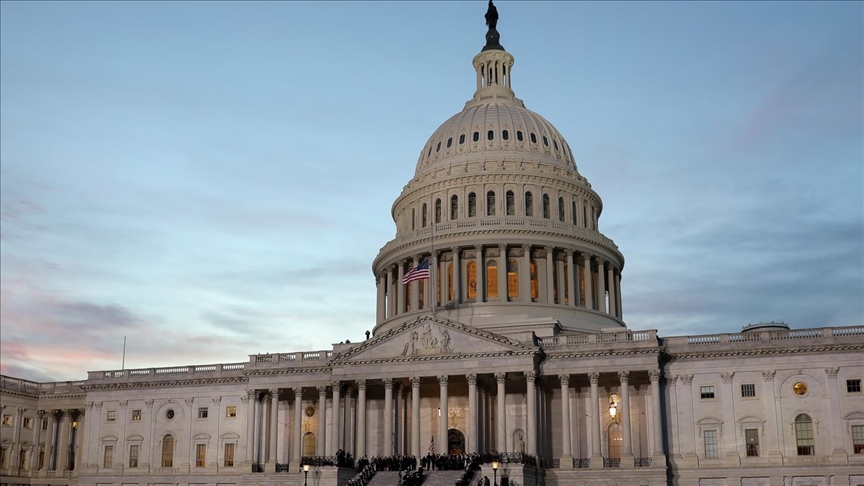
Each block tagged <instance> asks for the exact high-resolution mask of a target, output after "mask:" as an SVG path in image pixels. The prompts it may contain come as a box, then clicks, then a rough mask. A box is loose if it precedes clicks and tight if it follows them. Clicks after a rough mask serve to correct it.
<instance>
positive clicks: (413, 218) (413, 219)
mask: <svg viewBox="0 0 864 486" xmlns="http://www.w3.org/2000/svg"><path fill="white" fill-rule="evenodd" d="M415 224H417V210H416V209H414V208H411V231H414V230H415V229H416V228H414V225H415Z"/></svg>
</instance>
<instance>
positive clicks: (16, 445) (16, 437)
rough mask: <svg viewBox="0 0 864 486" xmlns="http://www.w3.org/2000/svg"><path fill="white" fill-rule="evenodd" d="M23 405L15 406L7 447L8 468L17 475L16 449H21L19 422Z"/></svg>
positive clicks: (22, 417)
mask: <svg viewBox="0 0 864 486" xmlns="http://www.w3.org/2000/svg"><path fill="white" fill-rule="evenodd" d="M25 410H26V409H25V408H24V407H16V409H15V423H14V426H15V428H14V429H12V447H10V448H9V452H8V453H9V463H8V464H7V465H8V466H9V469H10V470H11V471H12V473H13V474H15V475H18V474H19V472H18V451H19V450H21V442H22V441H21V422H23V421H24V411H25Z"/></svg>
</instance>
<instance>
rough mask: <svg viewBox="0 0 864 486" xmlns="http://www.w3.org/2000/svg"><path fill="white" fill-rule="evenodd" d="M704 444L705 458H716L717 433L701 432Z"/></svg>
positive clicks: (710, 431)
mask: <svg viewBox="0 0 864 486" xmlns="http://www.w3.org/2000/svg"><path fill="white" fill-rule="evenodd" d="M702 437H703V439H704V442H705V457H717V431H716V430H706V431H704V432H702Z"/></svg>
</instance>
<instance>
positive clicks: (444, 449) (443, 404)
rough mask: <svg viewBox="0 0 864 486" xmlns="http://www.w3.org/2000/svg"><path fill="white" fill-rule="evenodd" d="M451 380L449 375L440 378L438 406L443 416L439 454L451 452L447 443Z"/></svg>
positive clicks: (439, 429)
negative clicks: (448, 400)
mask: <svg viewBox="0 0 864 486" xmlns="http://www.w3.org/2000/svg"><path fill="white" fill-rule="evenodd" d="M449 379H450V377H449V376H447V375H440V376H438V388H439V400H438V406H439V407H440V409H441V416H440V417H438V444H440V448H441V450H440V451H437V452H438V453H439V454H447V453H448V452H449V449H448V447H449V446H448V442H447V430H448V429H449V424H448V423H447V422H448V421H449V419H450V412H449V410H448V408H447V382H448V381H449Z"/></svg>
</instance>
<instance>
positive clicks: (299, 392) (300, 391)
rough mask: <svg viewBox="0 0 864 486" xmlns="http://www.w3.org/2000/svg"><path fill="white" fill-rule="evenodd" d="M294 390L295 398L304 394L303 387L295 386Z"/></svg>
mask: <svg viewBox="0 0 864 486" xmlns="http://www.w3.org/2000/svg"><path fill="white" fill-rule="evenodd" d="M293 390H294V396H295V397H300V395H302V394H303V387H302V386H295V387H294V388H293Z"/></svg>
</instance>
